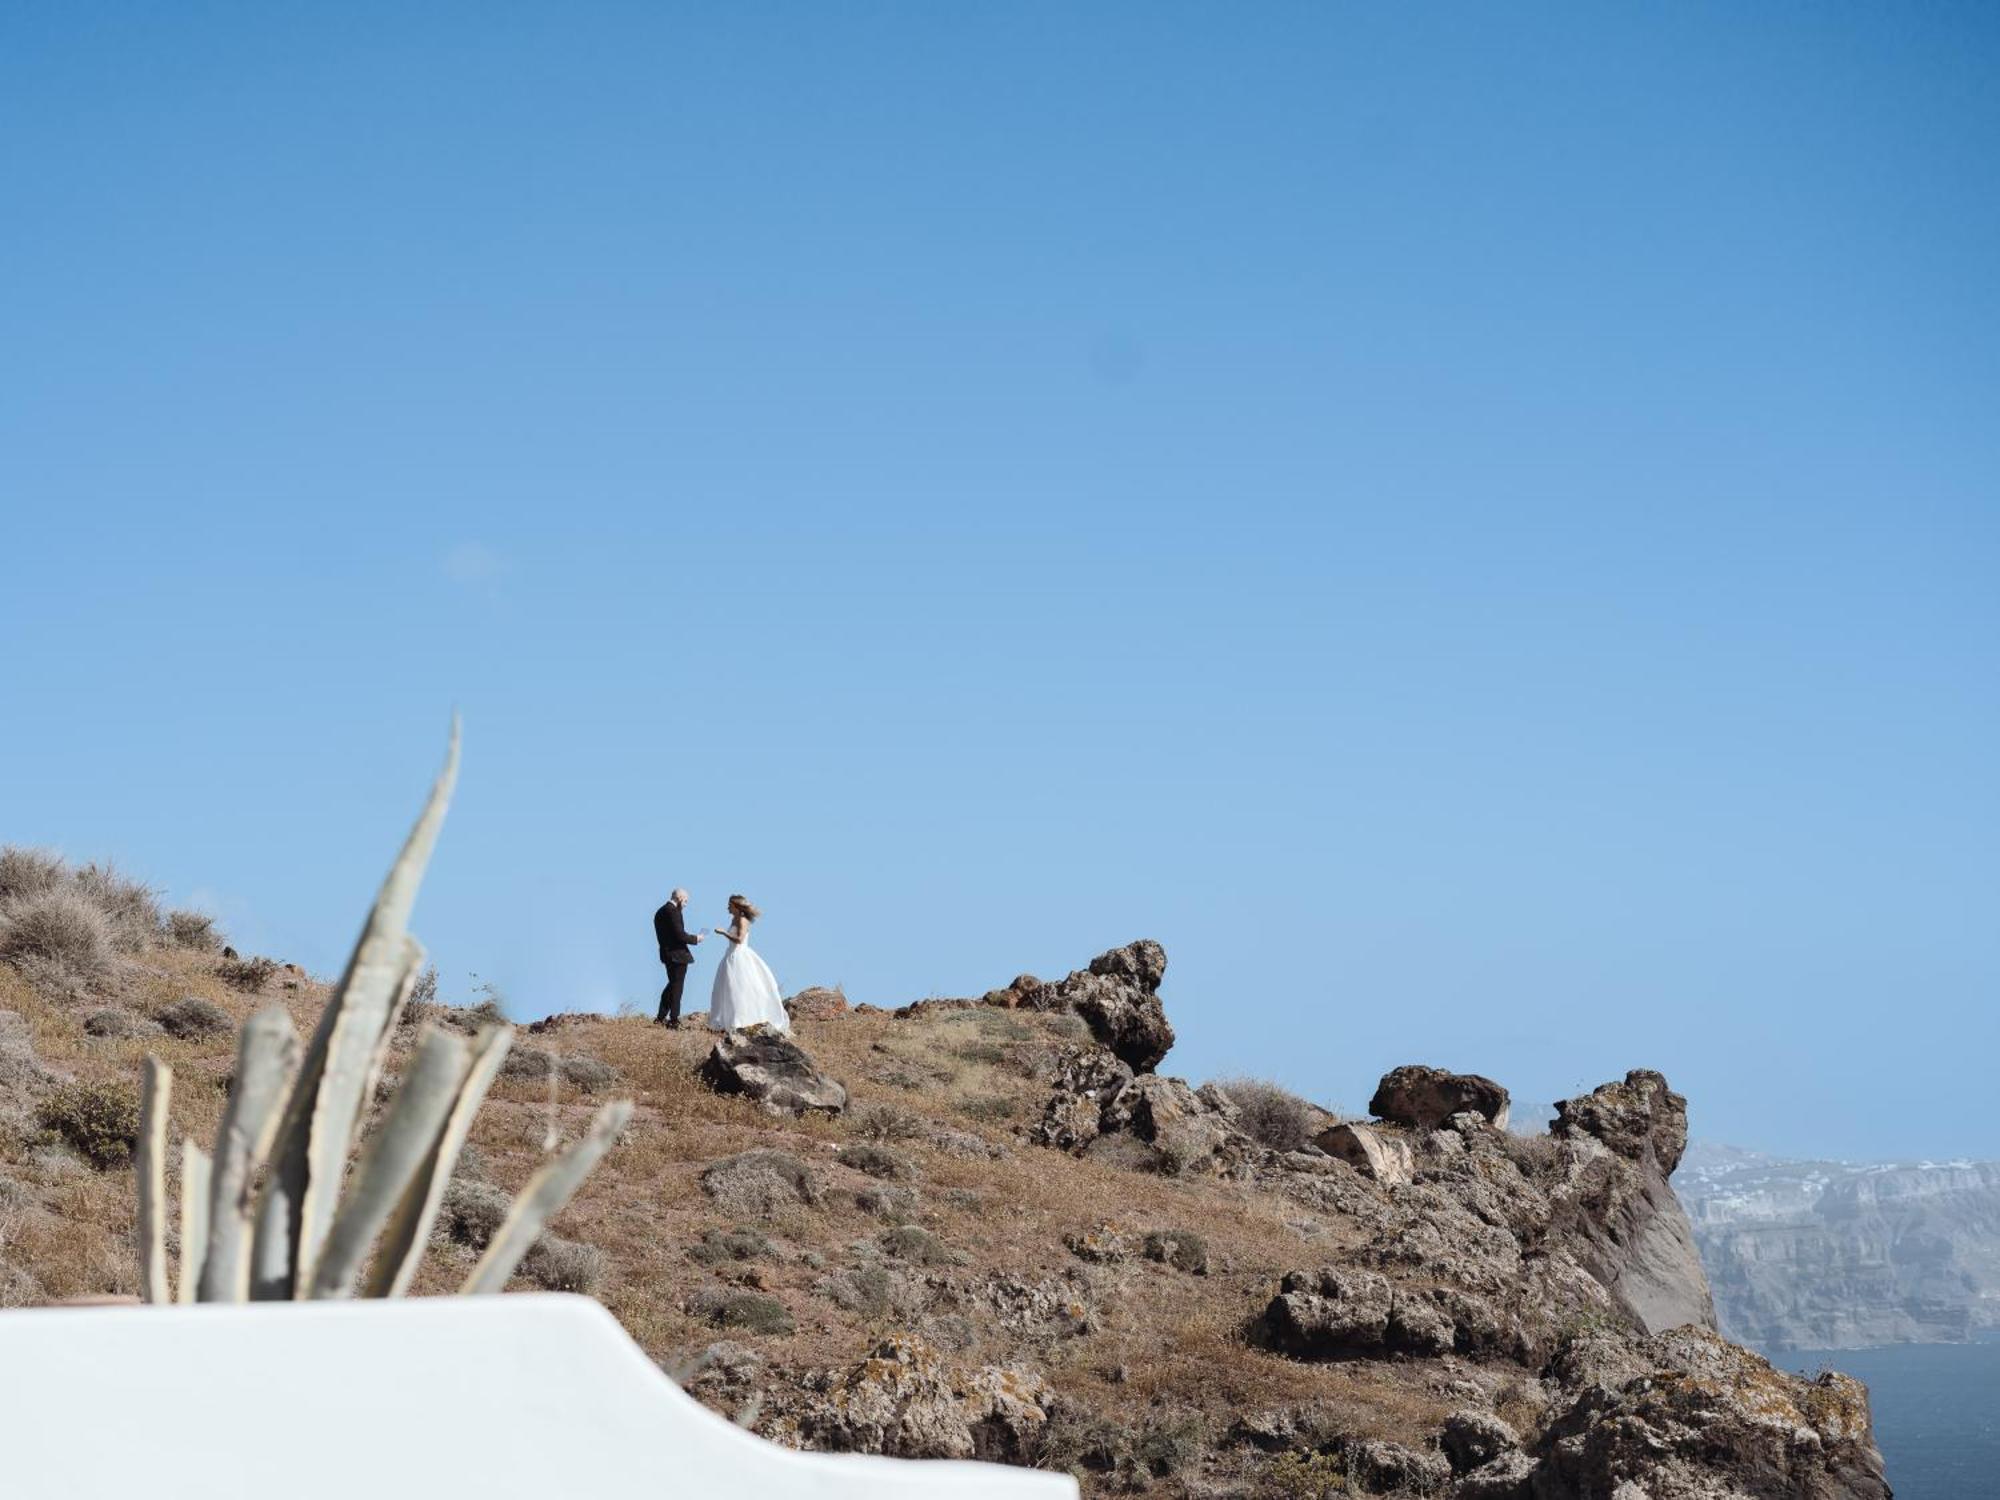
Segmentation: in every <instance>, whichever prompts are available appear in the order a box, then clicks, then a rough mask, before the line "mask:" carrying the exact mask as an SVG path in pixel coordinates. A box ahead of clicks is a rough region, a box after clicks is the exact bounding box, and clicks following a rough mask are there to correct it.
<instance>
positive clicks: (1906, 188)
mask: <svg viewBox="0 0 2000 1500" xmlns="http://www.w3.org/2000/svg"><path fill="white" fill-rule="evenodd" d="M1996 66H2000V21H1996V19H1995V16H1994V13H1993V12H1992V10H1991V9H1990V8H1987V7H1982V6H1976V5H1964V6H1953V5H1927V6H1923V7H1915V6H1860V5H1811V6H1808V5H1794V4H1772V5H1758V6H1743V5H1702V4H1688V5H1676V6H1671V7H1635V6H1605V5H1598V4H1580V5H1575V6H1525V5H1524V6H1515V5H1509V6H1504V7H1503V6H1486V5H1464V6H1435V7H1402V6H1395V7H1391V6H1361V5H1332V4H1320V3H1315V4H1270V5H1261V6H1224V5H1205V6H1194V5H1173V4H1165V5H1155V4H1145V5H1129V6H1125V5H1112V4H1101V5H1082V6H1079V5H1072V4H1060V5H1054V4H1052V5H1035V4H1023V5H1005V6H993V5H957V4H950V5H947V4H915V3H912V4H908V5H900V6H877V5H846V6H820V5H776V4H749V5H713V6H701V7H694V6H674V5H659V4H643V5H642V4H633V5H603V4H587V3H580V4H564V5H560V6H558V5H543V6H526V5H478V6H471V5H467V6H447V5H432V6H407V5H393V6H392V5H370V4H357V5H350V6H341V7H292V6H271V5H241V6H231V5H186V6H172V7H160V6H140V5H109V4H107V5H13V6H9V7H7V8H6V11H5V13H4V16H0V127H4V137H0V138H3V139H4V154H0V203H4V214H0V349H4V358H0V504H3V505H4V516H5V520H4V529H0V568H4V582H3V583H0V640H4V642H5V646H4V651H0V837H4V838H10V839H13V840H17V841H30V842H45V843H52V844H55V845H58V846H60V847H61V848H63V849H64V850H66V851H68V852H70V853H72V854H74V855H77V856H101V855H110V856H114V857H116V858H117V859H118V860H119V861H121V862H122V863H124V864H126V865H128V866H129V867H130V868H131V869H133V870H134V871H137V872H140V873H143V874H145V875H147V876H149V877H151V878H153V879H155V880H157V881H158V882H160V883H161V884H163V885H164V886H166V887H168V888H169V890H170V891H171V892H172V893H173V894H174V895H175V896H177V897H180V898H183V899H202V900H207V901H210V902H212V903H214V904H215V905H216V906H217V907H218V908H219V909H220V910H221V911H222V913H223V914H224V915H225V916H226V918H227V919H228V921H229V923H230V925H231V926H232V928H233V930H234V931H235V932H236V933H238V934H239V935H240V936H241V937H242V938H243V939H244V940H245V941H246V942H247V943H248V944H250V945H253V946H255V947H257V948H260V949H263V950H267V951H270V952H273V953H275V954H277V955H279V956H281V957H286V958H294V959H297V960H300V961H302V962H305V963H307V964H308V965H309V966H311V967H313V968H315V969H319V970H332V969H335V968H337V967H338V965H339V963H340V961H341V959H342V957H343V956H344V954H345V950H346V947H347V945H348V943H349V941H350V940H351V938H352V935H353V932H354V929H355V927H356V925H357V923H358V921H359V918H360V915H361V912H362V910H363V908H364V906H365V903H366V901H367V899H368V897H369V894H370V893H371V891H372V890H373V887H374V884H375V882H376V880H377V879H378V878H379V876H380V874H381V871H382V869H383V867H384V865H385V863H386V861H387V859H388V857H389V855H390V853H391V852H392V850H393V849H394V847H395V845H396V843H397V841H398V840H399V839H400V837H401V835H402V832H403V830H404V828H405V826H406V824H407V823H408V820H409V818H410V817H411V815H412V814H413V813H414V811H415V809H416V806H417V804H418V801H419V799H420V796H421V793H422V789H423V787H424V786H425V784H426V783H427V781H428V778H429V776H430V775H431V772H432V769H433V766H434V764H435V762H436V760H437V758H438V755H439V753H440V751H441V749H442V745H443V740H444V732H445V726H446V722H447V718H448V715H449V713H450V711H451V709H452V708H453V707H454V706H456V707H458V708H460V709H461V710H462V711H463V713H464V716H465V723H466V735H467V743H466V765H465V775H464V782H463V788H462V795H461V797H460V800H459V802H458V805H457V807H456V809H455V810H454V813H453V816H452V821H451V823H450V825H449V827H448V828H447V830H446V835H445V841H444V845H443V849H442V851H441V854H440V857H439V859H438V862H437V864H436V866H435V868H434V873H433V876H432V880H431V883H430V885H429V887H428V889H427V890H426V892H425V896H424V899H423V902H422V904H421V906H420V907H419V911H418V918H419V923H418V925H419V930H420V931H421V933H422V934H423V935H424V936H425V937H426V939H427V940H428V941H429V943H430V945H431V947H432V950H433V952H434V954H435V956H436V958H437V960H438V962H439V964H440V967H441V969H442V971H443V973H444V976H445V983H446V988H447V992H455V993H463V992H464V989H465V987H466V985H467V983H468V980H467V978H466V976H467V974H468V973H471V972H477V973H478V974H480V975H481V976H484V977H486V978H489V979H492V980H494V981H496V982H497V983H499V984H500V985H501V987H502V988H503V989H504V990H505V992H506V993H507V994H508V995H509V996H510V997H511V1000H512V1003H513V1005H514V1007H515V1009H516V1011H517V1012H518V1013H520V1014H523V1015H534V1014H539V1013H541V1012H544V1011H547V1010H551V1009H567V1008H576V1007H591V1006H597V1007H611V1006H615V1005H616V1004H618V1003H619V1002H620V1001H628V1000H629V1001H635V1002H639V1003H643V1004H645V1005H647V1006H650V1005H651V1004H652V1001H653V997H654V995H655V993H656V992H657V989H658V984H659V971H658V968H657V966H656V965H655V963H654V957H653V953H652V945H651V941H650V937H649V933H648V919H649V916H650V913H651V911H652V908H653V906H654V905H655V904H656V903H657V902H658V901H659V900H660V899H661V898H662V897H663V896H664V895H665V893H666V891H667V889H668V888H669V887H670V886H671V885H673V884H675V883H685V884H687V885H689V886H691V887H692V888H693V889H694V891H695V893H696V900H697V911H698V913H699V914H701V915H702V916H704V917H705V918H707V919H709V920H710V921H715V920H720V919H721V915H722V899H723V897H724V896H725V895H727V893H728V892H729V891H730V890H733V889H737V890H743V891H746V892H748V893H750V894H751V895H752V896H753V897H754V898H755V899H757V900H758V901H760V902H761V903H762V904H763V905H764V907H765V909H766V913H767V915H766V920H765V922H764V923H763V924H761V926H760V927H759V944H760V946H761V947H762V948H763V950H764V951H765V953H766V954H767V955H768V956H769V958H770V959H771V961H772V963H773V965H774V967H775V968H776V970H777V972H778V974H779V977H780V980H781V981H782V982H783V983H785V984H786V986H787V988H791V987H795V986H798V985H803V984H806V983H808V982H821V983H832V982H841V983H844V984H845V985H846V987H847V989H848V992H849V994H850V995H851V996H852V997H854V998H855V999H857V1000H873V1001H877V1002H882V1003H897V1002H901V1001H905V1000H909V999H912V998H916V997H919V996H922V995H925V994H933V993H938V994H960V993H967V992H972V993H976V992H978V991H980V990H982V989H984V988H986V987H987V986H989V985H991V984H995V983H999V982H1002V981H1004V980H1006V979H1007V978H1009V977H1010V976H1011V975H1013V974H1014V973H1015V972H1017V971H1019V970H1023V969H1030V970H1034V971H1037V972H1040V973H1043V974H1051V973H1060V972H1062V971H1064V970H1066V969H1068V968H1070V967H1072V966H1075V965H1078V964H1081V963H1083V962H1084V961H1086V960H1087V959H1088V958H1089V957H1090V956H1091V955H1092V954H1094V953H1096V952H1098V951H1100V950H1102V949H1104V948H1107V947H1110V946H1112V945H1114V944H1117V943H1120V942H1124V941H1126V940H1128V939H1130V938H1133V937H1137V936H1140V935H1150V936H1154V937H1157V938H1159V939H1160V940H1161V941H1163V942H1164V943H1165V944H1166V946H1167V949H1168V951H1169V953H1170V955H1171V960H1172V966H1171V969H1170V973H1169V979H1168V998H1169V1004H1170V1012H1171V1014H1172V1016H1173V1018H1174V1021H1175V1023H1176V1024H1177V1025H1178V1026H1179V1028H1180V1031H1181V1036H1182V1042H1181V1045H1180V1047H1179V1048H1178V1049H1177V1051H1176V1053H1175V1054H1174V1056H1173V1057H1172V1059H1171V1060H1170V1062H1169V1068H1170V1069H1171V1070H1173V1071H1177V1072H1181V1073H1185V1074H1188V1075H1191V1076H1195V1077H1202V1076H1212V1075H1215V1074H1220V1073H1230V1072H1236V1071H1250V1072H1255V1073H1259V1074H1264V1075H1267V1076H1270V1077H1274V1078H1276V1079H1279V1080H1281V1081H1282V1082H1284V1083H1287V1084H1289V1085H1291V1086H1293V1087H1295V1088H1298V1089H1300V1090H1302V1091H1304V1092H1306V1093H1308V1094H1311V1095H1313V1096H1315V1097H1318V1098H1321V1099H1324V1100H1327V1101H1329V1102H1334V1103H1339V1104H1345V1105H1348V1106H1350V1107H1355V1106H1359V1105H1360V1104H1361V1103H1363V1102H1365V1100H1366V1099H1367V1097H1368V1093H1369V1091H1370V1088H1371V1087H1372V1084H1373V1081H1374V1079H1375V1078H1376V1076H1377V1075H1378V1074H1379V1073H1380V1072H1381V1071H1382V1070H1383V1069H1385V1068H1387V1067H1389V1066H1391V1065H1393V1064H1396V1063H1401V1062H1406V1061H1418V1060H1421V1061H1430V1062H1436V1063H1440V1064H1445V1065H1449V1066H1453V1067H1460V1068H1470V1069H1476V1070H1479V1071H1482V1072H1487V1073H1491V1074H1493V1075H1494V1076H1496V1077H1498V1078H1500V1079H1501V1080H1502V1081H1504V1082H1506V1083H1507V1084H1509V1085H1510V1086H1511V1087H1512V1088H1513V1089H1514V1090H1515V1092H1516V1096H1517V1098H1519V1099H1520V1100H1521V1101H1522V1106H1523V1108H1524V1109H1527V1110H1535V1109H1536V1108H1537V1107H1538V1106H1540V1105H1542V1104H1544V1103H1545V1102H1546V1101H1548V1100H1551V1099H1554V1098H1556V1097H1559V1096H1561V1095H1563V1094H1566V1093H1569V1092H1571V1091H1574V1090H1577V1089H1581V1088H1585V1087H1588V1086H1590V1085H1592V1084H1595V1083H1597V1082H1599V1081H1601V1080H1603V1079H1606V1078H1609V1077H1614V1076H1617V1075H1619V1074H1621V1073H1622V1072H1623V1071H1624V1070H1625V1069H1627V1068H1630V1067H1635V1066H1653V1067H1658V1068H1661V1069H1663V1070H1664V1071H1665V1072H1666V1073H1667V1075H1668V1076H1669V1077H1670V1078H1671V1079H1672V1080H1673V1081H1674V1083H1675V1084H1676V1085H1677V1086H1679V1087H1680V1088H1682V1089H1683V1090H1684V1091H1685V1092H1686V1093H1687V1094H1689V1095H1690V1097H1691V1098H1692V1100H1693V1102H1694V1108H1695V1128H1696V1130H1697V1132H1698V1133H1700V1134H1703V1135H1706V1136H1709V1137H1711V1138H1716V1139H1723V1140H1732V1141H1737V1142H1741V1143H1744V1144H1749V1145H1756V1146H1763V1147H1767V1148H1775V1149H1782V1150H1787V1151H1816V1152H1827V1153H1844V1154H1849V1155H1888V1154H1910V1153H1933V1154H1952V1153H1974V1154H1984V1155H2000V1111H1996V1110H1995V1109H1994V1108H1993V1103H1992V1093H1991V1086H1990V1082H1991V1077H1992V1069H1993V1066H1994V1060H1995V1057H1996V1054H2000V1021H1996V1010H1997V1009H2000V929H1996V921H1995V915H1996V911H2000V854H1996V851H2000V795H1996V790H1997V789H2000V783H1996V764H2000V762H1996V749H2000V676H1996V672H1995V660H1996V647H2000V589H1996V583H1997V582H2000V509H1996V505H1997V504H2000V495H1996V479H1997V478H2000V421H1996V415H2000V413H1996V400H1995V397H1996V392H2000V278H1996V275H1995V266H1996V265H2000V192H1996V190H1995V164H1996V161H2000V90H1996V89H1995V88H1994V87H1993V79H1994V77H1995V72H1996ZM708 957H709V956H708V955H706V954H705V955H704V962H703V963H702V964H701V965H699V966H698V967H697V970H696V976H695V979H694V982H693V985H694V988H695V989H696V990H698V991H700V992H701V993H702V994H704V995H705V992H706V986H707V983H708V980H709V976H710V965H709V962H708V961H707V960H708Z"/></svg>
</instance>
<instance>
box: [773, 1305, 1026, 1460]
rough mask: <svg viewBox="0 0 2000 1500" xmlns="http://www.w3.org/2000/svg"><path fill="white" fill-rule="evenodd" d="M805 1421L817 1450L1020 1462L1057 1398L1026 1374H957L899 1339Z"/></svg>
mask: <svg viewBox="0 0 2000 1500" xmlns="http://www.w3.org/2000/svg"><path fill="white" fill-rule="evenodd" d="M815 1385H816V1386H817V1387H818V1388H819V1389H820V1390H821V1391H823V1395H822V1396H821V1398H820V1399H819V1400H817V1401H815V1402H813V1403H812V1404H811V1406H810V1407H809V1408H808V1410H807V1411H806V1412H805V1413H804V1414H803V1415H802V1417H801V1418H800V1425H801V1428H802V1429H803V1430H804V1432H805V1433H806V1434H807V1435H808V1436H809V1437H810V1438H811V1440H812V1443H813V1446H815V1447H822V1448H828V1449H832V1450H834V1451H836V1452H849V1453H884V1454H889V1455H891V1456H893V1457H897V1458H983V1459H988V1460H992V1461H999V1462H1005V1461H1008V1460H1013V1461H1015V1462H1020V1461H1021V1460H1022V1459H1023V1458H1024V1457H1025V1456H1026V1455H1027V1453H1028V1452H1029V1450H1030V1448H1031V1446H1032V1442H1033V1438H1034V1436H1035V1434H1036V1433H1037V1432H1038V1431H1039V1430H1040V1429H1041V1428H1042V1427H1043V1426H1044V1425H1045V1424H1046V1423H1047V1421H1048V1405H1049V1402H1050V1400H1051V1393H1050V1391H1049V1389H1048V1386H1047V1384H1046V1383H1045V1382H1044V1381H1043V1380H1042V1379H1041V1377H1040V1376H1038V1375H1035V1374H1033V1373H1032V1372H1030V1371H1027V1370H1024V1369H1020V1368H1001V1367H995V1366H986V1367H983V1368H980V1369H976V1370H955V1369H953V1368H951V1367H950V1366H948V1365H947V1364H946V1363H945V1362H944V1361H943V1360H942V1359H940V1358H939V1357H938V1355H937V1352H936V1351H935V1350H934V1349H932V1348H931V1347H930V1345H928V1344H927V1343H925V1342H924V1341H923V1340H921V1339H918V1338H915V1337H912V1336H910V1335H908V1334H898V1335H896V1336H894V1337H892V1338H888V1339H884V1340H883V1341H882V1342H881V1343H879V1344H877V1345H876V1346H875V1348H874V1350H873V1351H872V1352H871V1353H870V1354H869V1356H868V1357H867V1358H866V1359H864V1360H862V1361H861V1362H860V1363H858V1364H856V1365H854V1366H852V1367H850V1368H848V1369H847V1370H844V1371H838V1372H829V1373H827V1374H824V1375H822V1376H820V1377H818V1378H817V1379H816V1380H815Z"/></svg>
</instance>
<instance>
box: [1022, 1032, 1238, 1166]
mask: <svg viewBox="0 0 2000 1500" xmlns="http://www.w3.org/2000/svg"><path fill="white" fill-rule="evenodd" d="M1050 1077H1051V1080H1052V1082H1053V1083H1054V1084H1055V1091H1054V1093H1052V1094H1051V1095H1050V1097H1049V1101H1048V1103H1047V1104H1046V1105H1044V1106H1043V1109H1042V1118H1041V1120H1040V1121H1039V1122H1038V1123H1037V1124H1036V1125H1035V1126H1034V1128H1033V1129H1032V1130H1031V1131H1030V1132H1029V1136H1030V1138H1031V1139H1032V1140H1034V1141H1036V1142H1037V1143H1038V1144H1040V1145H1044V1146H1054V1147H1056V1148H1057V1149H1059V1150H1065V1151H1087V1152H1088V1153H1090V1154H1091V1155H1093V1156H1097V1157H1101V1158H1104V1159H1107V1160H1111V1161H1115V1162H1121V1163H1123V1164H1124V1165H1127V1166H1132V1167H1138V1168H1143V1169H1145V1170H1148V1171H1158V1172H1163V1173H1165V1174H1167V1175H1168V1176H1179V1175H1181V1174H1182V1173H1186V1172H1214V1171H1221V1170H1226V1169H1228V1168H1230V1167H1232V1166H1234V1165H1238V1164H1241V1163H1242V1162H1244V1161H1246V1160H1247V1159H1248V1158H1249V1157H1250V1156H1251V1155H1253V1154H1254V1153H1255V1151H1256V1148H1255V1146H1254V1144H1253V1143H1252V1142H1251V1141H1250V1139H1249V1137H1247V1136H1246V1135H1244V1133H1243V1132H1242V1130H1241V1129H1240V1128H1238V1125H1237V1115H1238V1111H1237V1107H1236V1106H1235V1104H1233V1103H1231V1102H1230V1099H1229V1096H1228V1095H1227V1094H1225V1093H1223V1092H1222V1091H1221V1090H1220V1089H1218V1088H1216V1087H1215V1085H1213V1084H1203V1085H1202V1086H1201V1087H1200V1088H1198V1089H1197V1088H1190V1087H1189V1086H1188V1084H1187V1083H1186V1082H1185V1081H1184V1080H1182V1079H1179V1078H1168V1077H1166V1076H1164V1075H1162V1074H1159V1073H1137V1074H1135V1073H1133V1072H1132V1070H1131V1069H1130V1068H1129V1067H1127V1066H1126V1064H1125V1063H1124V1062H1122V1061H1121V1060H1120V1059H1119V1058H1117V1057H1116V1056H1115V1055H1113V1054H1112V1053H1111V1051H1110V1050H1109V1049H1108V1048H1104V1047H1097V1046H1090V1047H1081V1046H1077V1047H1069V1048H1065V1049H1064V1050H1063V1052H1062V1053H1061V1054H1060V1055H1059V1056H1058V1057H1057V1059H1056V1060H1055V1063H1054V1065H1053V1067H1052V1068H1051V1069H1050Z"/></svg>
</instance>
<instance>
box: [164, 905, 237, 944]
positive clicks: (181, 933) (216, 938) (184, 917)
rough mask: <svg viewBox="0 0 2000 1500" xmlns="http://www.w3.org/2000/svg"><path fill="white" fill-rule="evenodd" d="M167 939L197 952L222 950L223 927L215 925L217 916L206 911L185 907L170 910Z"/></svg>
mask: <svg viewBox="0 0 2000 1500" xmlns="http://www.w3.org/2000/svg"><path fill="white" fill-rule="evenodd" d="M167 940H168V941H169V942H171V943H172V944H173V945H174V946H175V947H176V948H191V949H193V950H194V951H195V952H197V953H220V952H221V951H222V943H223V938H222V929H221V928H219V927H217V926H216V925H215V918H214V917H212V916H210V915H209V914H208V913H207V912H205V911H190V910H186V909H183V910H180V911H170V912H168V913H167Z"/></svg>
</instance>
